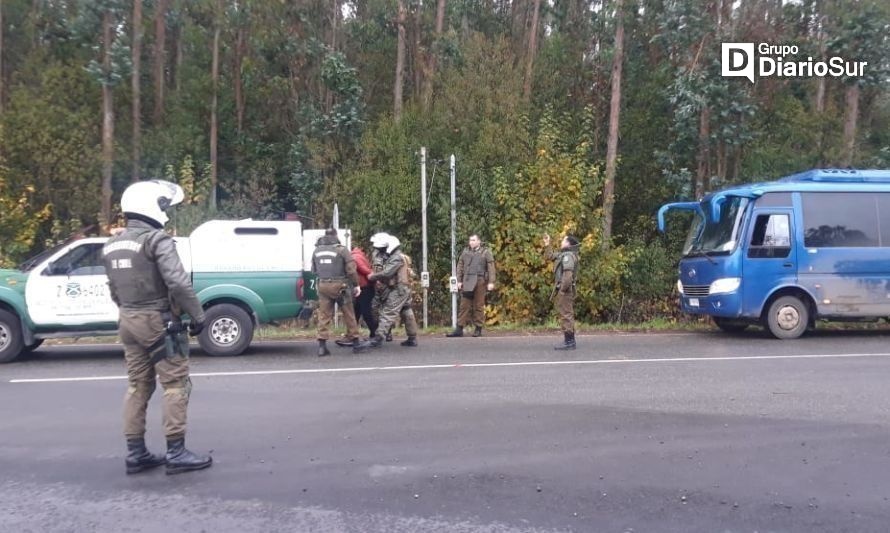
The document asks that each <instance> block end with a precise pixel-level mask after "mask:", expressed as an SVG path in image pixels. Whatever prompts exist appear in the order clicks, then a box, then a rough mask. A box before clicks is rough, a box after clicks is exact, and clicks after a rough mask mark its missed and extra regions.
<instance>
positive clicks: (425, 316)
mask: <svg viewBox="0 0 890 533" xmlns="http://www.w3.org/2000/svg"><path fill="white" fill-rule="evenodd" d="M420 206H421V216H422V219H423V272H429V270H428V269H427V258H426V253H427V251H426V147H421V148H420ZM429 292H430V290H429V289H428V288H427V287H424V288H423V329H426V328H427V319H428V312H429V305H428V298H429Z"/></svg>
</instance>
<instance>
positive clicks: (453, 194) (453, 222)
mask: <svg viewBox="0 0 890 533" xmlns="http://www.w3.org/2000/svg"><path fill="white" fill-rule="evenodd" d="M455 178H456V177H455V174H454V154H451V276H452V277H454V276H457V262H456V261H455V259H454V252H455V248H456V246H457V233H456V232H457V191H456V189H457V181H456V179H455ZM451 328H452V329H455V328H457V293H456V292H452V293H451Z"/></svg>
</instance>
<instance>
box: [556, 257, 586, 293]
mask: <svg viewBox="0 0 890 533" xmlns="http://www.w3.org/2000/svg"><path fill="white" fill-rule="evenodd" d="M566 256H570V257H572V258H573V259H574V260H575V261H574V263H575V268H574V270H573V272H574V273H573V274H572V285H575V284H576V283H577V282H578V269H579V268H580V266H581V264H580V256H579V255H578V252H577V251H576V250H565V251H561V252H559V255H558V256H557V259H556V271H555V275H556V276H555V277H556V284H557V285H559V283H560V282H561V281H562V271H563V268H562V265H563V261H564V260H565V257H566Z"/></svg>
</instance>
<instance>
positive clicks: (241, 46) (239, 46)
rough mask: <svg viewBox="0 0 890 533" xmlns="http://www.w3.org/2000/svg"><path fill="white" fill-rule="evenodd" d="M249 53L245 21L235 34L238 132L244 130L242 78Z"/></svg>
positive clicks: (234, 75)
mask: <svg viewBox="0 0 890 533" xmlns="http://www.w3.org/2000/svg"><path fill="white" fill-rule="evenodd" d="M246 54H247V28H245V27H244V26H243V23H242V24H241V25H239V26H238V31H237V33H236V36H235V53H234V62H235V65H234V69H233V70H234V72H233V73H232V81H233V84H234V91H235V124H236V127H237V128H238V134H239V135H240V134H241V132H242V131H243V130H244V108H245V107H246V103H245V99H244V82H243V79H242V78H241V75H242V73H241V68H242V65H243V64H244V56H245V55H246Z"/></svg>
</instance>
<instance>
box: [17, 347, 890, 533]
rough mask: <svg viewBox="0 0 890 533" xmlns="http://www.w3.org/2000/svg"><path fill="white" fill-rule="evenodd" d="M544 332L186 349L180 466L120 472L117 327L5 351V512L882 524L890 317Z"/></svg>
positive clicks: (580, 527)
mask: <svg viewBox="0 0 890 533" xmlns="http://www.w3.org/2000/svg"><path fill="white" fill-rule="evenodd" d="M556 340H557V339H556V337H555V336H553V337H510V338H489V337H483V338H481V339H472V338H465V339H454V340H451V339H444V338H439V339H430V338H421V347H420V348H416V349H411V348H402V347H399V346H398V345H397V343H391V344H387V346H386V347H385V348H382V349H380V350H379V351H376V352H374V353H372V354H364V355H352V354H351V353H350V352H349V351H347V350H343V349H336V351H335V352H334V356H332V357H329V358H323V359H319V358H317V357H316V356H315V355H314V354H315V350H314V348H315V346H314V343H311V342H292V343H261V344H257V345H255V348H254V349H253V350H252V353H251V355H249V356H243V357H238V358H223V359H216V358H209V357H204V356H201V355H200V354H197V355H195V356H194V357H193V359H192V371H193V376H194V377H193V381H194V392H193V394H192V403H191V408H190V412H189V415H190V425H189V434H188V439H187V444H188V445H189V447H191V448H193V449H195V450H198V451H207V450H212V453H213V457H214V461H215V463H214V466H213V468H211V469H209V470H206V471H201V472H195V473H189V474H183V475H179V476H165V475H164V473H163V470H162V469H160V470H158V471H154V472H150V473H144V474H139V475H133V476H127V475H125V474H124V465H123V460H124V455H125V446H124V440H123V437H122V436H121V435H120V431H121V428H120V426H121V420H120V418H121V405H120V404H121V398H122V396H123V393H124V389H125V387H126V381H125V380H124V379H122V378H123V376H124V368H123V362H122V357H121V352H120V349H119V347H115V346H73V347H44V348H41V349H40V350H38V351H37V352H36V354H35V356H34V357H33V358H31V359H29V360H26V361H23V362H18V363H13V364H9V365H4V366H0V405H2V406H3V407H2V413H3V414H2V416H0V531H3V532H6V531H10V532H13V531H14V532H27V531H34V532H56V531H72V532H82V531H102V532H104V531H114V532H126V531H159V532H160V531H164V532H167V531H185V532H191V531H196V532H197V531H207V532H246V531H262V532H272V531H282V532H284V531H287V532H291V531H306V532H315V531H322V532H362V533H364V532H413V531H443V532H444V531H447V532H452V531H457V532H464V531H467V532H470V531H474V532H475V531H482V532H514V531H516V532H518V531H523V532H525V531H528V532H531V531H536V532H543V531H548V532H549V531H584V532H586V531H591V532H593V531H606V532H610V531H615V532H627V531H633V532H648V531H677V532H690V531H707V532H723V531H730V532H736V531H738V532H742V531H746V532H750V531H758V532H765V531H782V532H785V531H800V532H814V531H826V532H841V531H851V532H854V531H855V532H863V531H876V532H877V531H880V532H885V531H888V530H890V386H888V385H890V342H888V341H890V335H885V334H881V333H817V334H815V335H811V336H808V337H805V338H803V339H800V340H797V341H785V342H782V341H775V340H771V339H768V338H766V337H765V336H763V335H761V334H758V333H754V334H748V335H741V336H727V335H723V334H717V333H714V334H679V335H663V334H654V335H596V336H580V337H579V349H578V350H577V351H575V352H569V353H560V352H554V351H552V350H551V348H550V347H551V345H552V344H553V343H554V342H555V341H556ZM397 341H398V339H397ZM72 379H74V380H72ZM149 425H150V429H149V433H148V435H147V440H148V442H149V445H150V447H151V448H152V449H154V450H155V451H160V450H162V448H163V435H162V434H161V432H160V394H156V396H155V398H154V399H153V401H152V405H151V407H150V411H149Z"/></svg>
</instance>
